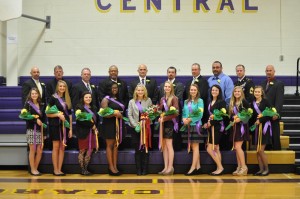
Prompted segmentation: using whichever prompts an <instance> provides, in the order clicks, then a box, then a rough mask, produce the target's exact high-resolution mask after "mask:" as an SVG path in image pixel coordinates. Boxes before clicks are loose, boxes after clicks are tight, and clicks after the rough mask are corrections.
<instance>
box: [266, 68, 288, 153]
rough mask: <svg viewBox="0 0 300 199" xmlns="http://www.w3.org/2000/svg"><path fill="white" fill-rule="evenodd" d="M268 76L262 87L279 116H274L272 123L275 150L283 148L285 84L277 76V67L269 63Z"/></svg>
mask: <svg viewBox="0 0 300 199" xmlns="http://www.w3.org/2000/svg"><path fill="white" fill-rule="evenodd" d="M265 72H266V77H267V79H266V80H265V81H263V82H262V84H261V85H262V87H263V89H264V91H265V93H266V97H267V99H268V100H269V102H270V104H271V105H272V107H275V108H276V110H277V113H279V117H278V116H273V118H272V121H271V124H272V134H273V136H272V142H273V144H272V146H273V148H272V149H273V150H281V144H280V126H279V121H280V115H281V111H282V107H283V100H284V84H283V82H281V81H279V80H277V79H276V78H275V68H274V66H273V65H268V66H267V67H266V71H265Z"/></svg>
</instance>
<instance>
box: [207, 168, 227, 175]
mask: <svg viewBox="0 0 300 199" xmlns="http://www.w3.org/2000/svg"><path fill="white" fill-rule="evenodd" d="M223 172H224V169H222V171H221V172H219V173H214V172H211V173H210V174H209V175H211V176H221V175H223Z"/></svg>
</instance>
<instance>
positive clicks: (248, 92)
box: [234, 77, 255, 103]
mask: <svg viewBox="0 0 300 199" xmlns="http://www.w3.org/2000/svg"><path fill="white" fill-rule="evenodd" d="M234 86H241V87H242V88H243V91H244V94H245V98H246V100H247V101H248V102H249V103H252V101H253V100H254V96H253V90H254V86H255V85H254V83H253V81H252V80H251V79H249V78H247V77H244V78H243V79H242V81H236V82H235V83H234Z"/></svg>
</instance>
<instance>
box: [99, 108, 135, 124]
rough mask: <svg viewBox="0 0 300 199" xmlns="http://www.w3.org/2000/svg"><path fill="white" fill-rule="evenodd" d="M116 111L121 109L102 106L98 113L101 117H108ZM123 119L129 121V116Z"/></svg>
mask: <svg viewBox="0 0 300 199" xmlns="http://www.w3.org/2000/svg"><path fill="white" fill-rule="evenodd" d="M116 112H119V110H113V109H112V108H109V107H106V108H100V110H99V111H98V115H100V116H101V117H107V116H110V115H113V114H114V113H116ZM122 119H123V120H124V121H126V122H128V121H129V119H128V118H127V117H123V118H122Z"/></svg>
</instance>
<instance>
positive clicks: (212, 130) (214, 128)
mask: <svg viewBox="0 0 300 199" xmlns="http://www.w3.org/2000/svg"><path fill="white" fill-rule="evenodd" d="M210 99H211V101H210V103H209V105H208V113H209V116H210V117H209V119H208V121H207V123H205V124H204V128H207V130H208V142H207V148H206V150H207V152H208V154H209V155H210V157H211V158H212V159H213V160H214V161H215V163H216V164H217V170H215V171H214V172H211V173H210V175H213V176H218V175H222V174H223V171H224V167H223V165H222V157H221V152H220V146H219V144H220V138H221V136H222V135H221V134H222V133H223V132H224V122H223V120H221V121H218V120H215V119H214V118H213V117H212V116H213V113H214V110H221V109H225V110H226V102H225V101H224V100H223V97H222V89H221V87H220V86H219V85H213V86H212V87H211V91H210ZM223 119H225V118H223Z"/></svg>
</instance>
